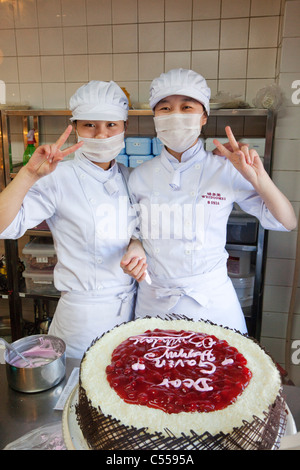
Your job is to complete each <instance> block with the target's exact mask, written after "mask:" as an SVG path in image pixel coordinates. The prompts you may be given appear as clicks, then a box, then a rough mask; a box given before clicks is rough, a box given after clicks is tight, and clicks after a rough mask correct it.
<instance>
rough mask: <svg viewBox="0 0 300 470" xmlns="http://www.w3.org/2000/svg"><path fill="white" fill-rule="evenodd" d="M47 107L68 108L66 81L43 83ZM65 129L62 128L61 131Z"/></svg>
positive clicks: (45, 106)
mask: <svg viewBox="0 0 300 470" xmlns="http://www.w3.org/2000/svg"><path fill="white" fill-rule="evenodd" d="M42 86H43V97H44V102H43V105H44V108H45V109H66V92H65V84H64V83H43V84H42ZM63 130H64V129H63V128H62V129H61V132H60V133H62V131H63Z"/></svg>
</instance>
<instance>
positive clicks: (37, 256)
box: [22, 237, 57, 272]
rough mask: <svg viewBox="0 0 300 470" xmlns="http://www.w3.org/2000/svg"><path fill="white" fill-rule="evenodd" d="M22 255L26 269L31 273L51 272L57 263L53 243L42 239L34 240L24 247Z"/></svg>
mask: <svg viewBox="0 0 300 470" xmlns="http://www.w3.org/2000/svg"><path fill="white" fill-rule="evenodd" d="M22 253H23V255H24V262H25V266H26V268H28V269H30V270H32V271H38V272H40V271H44V270H46V271H49V270H53V269H54V266H55V265H56V263H57V256H56V252H55V248H54V245H53V243H49V242H48V239H47V238H46V239H45V238H44V237H37V238H34V239H33V240H32V241H31V242H29V243H27V245H25V246H24V248H23V250H22Z"/></svg>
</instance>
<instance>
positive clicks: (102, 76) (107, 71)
mask: <svg viewBox="0 0 300 470" xmlns="http://www.w3.org/2000/svg"><path fill="white" fill-rule="evenodd" d="M88 64H89V80H104V81H110V80H112V76H113V73H112V55H111V54H89V56H88Z"/></svg>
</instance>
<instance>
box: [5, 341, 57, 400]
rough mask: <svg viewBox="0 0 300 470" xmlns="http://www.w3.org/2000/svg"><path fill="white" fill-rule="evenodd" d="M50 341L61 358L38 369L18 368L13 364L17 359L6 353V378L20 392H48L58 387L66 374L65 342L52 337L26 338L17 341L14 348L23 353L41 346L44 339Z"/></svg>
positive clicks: (10, 353)
mask: <svg viewBox="0 0 300 470" xmlns="http://www.w3.org/2000/svg"><path fill="white" fill-rule="evenodd" d="M44 338H45V339H47V340H50V342H51V345H52V347H53V349H54V350H55V351H56V352H57V353H58V354H59V356H58V357H57V358H55V359H53V360H52V361H51V362H48V363H46V364H43V365H41V366H37V367H17V366H15V365H13V364H11V362H13V360H14V359H15V358H16V355H14V354H13V353H12V352H9V351H8V350H6V351H5V354H4V359H5V363H6V377H7V381H8V383H9V385H10V386H11V388H13V389H14V390H17V391H19V392H26V393H34V392H41V391H43V390H48V389H49V388H51V387H54V386H55V385H57V384H58V383H59V382H60V381H61V380H62V379H63V378H64V376H65V373H66V345H65V343H64V341H63V340H62V339H60V338H57V337H56V336H52V335H33V336H26V337H25V338H21V339H19V340H17V341H15V342H14V343H12V344H13V346H14V347H15V348H16V349H17V350H18V351H19V352H21V353H23V354H24V352H25V351H28V350H29V349H31V348H33V347H34V346H38V345H40V342H41V340H43V339H44Z"/></svg>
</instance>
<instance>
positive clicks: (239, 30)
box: [220, 18, 249, 49]
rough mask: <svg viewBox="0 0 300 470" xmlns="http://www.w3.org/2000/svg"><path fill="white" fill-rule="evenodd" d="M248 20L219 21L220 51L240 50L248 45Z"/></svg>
mask: <svg viewBox="0 0 300 470" xmlns="http://www.w3.org/2000/svg"><path fill="white" fill-rule="evenodd" d="M248 30H249V20H248V18H238V19H230V20H222V21H221V40H220V47H221V49H242V48H246V47H247V45H248Z"/></svg>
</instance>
